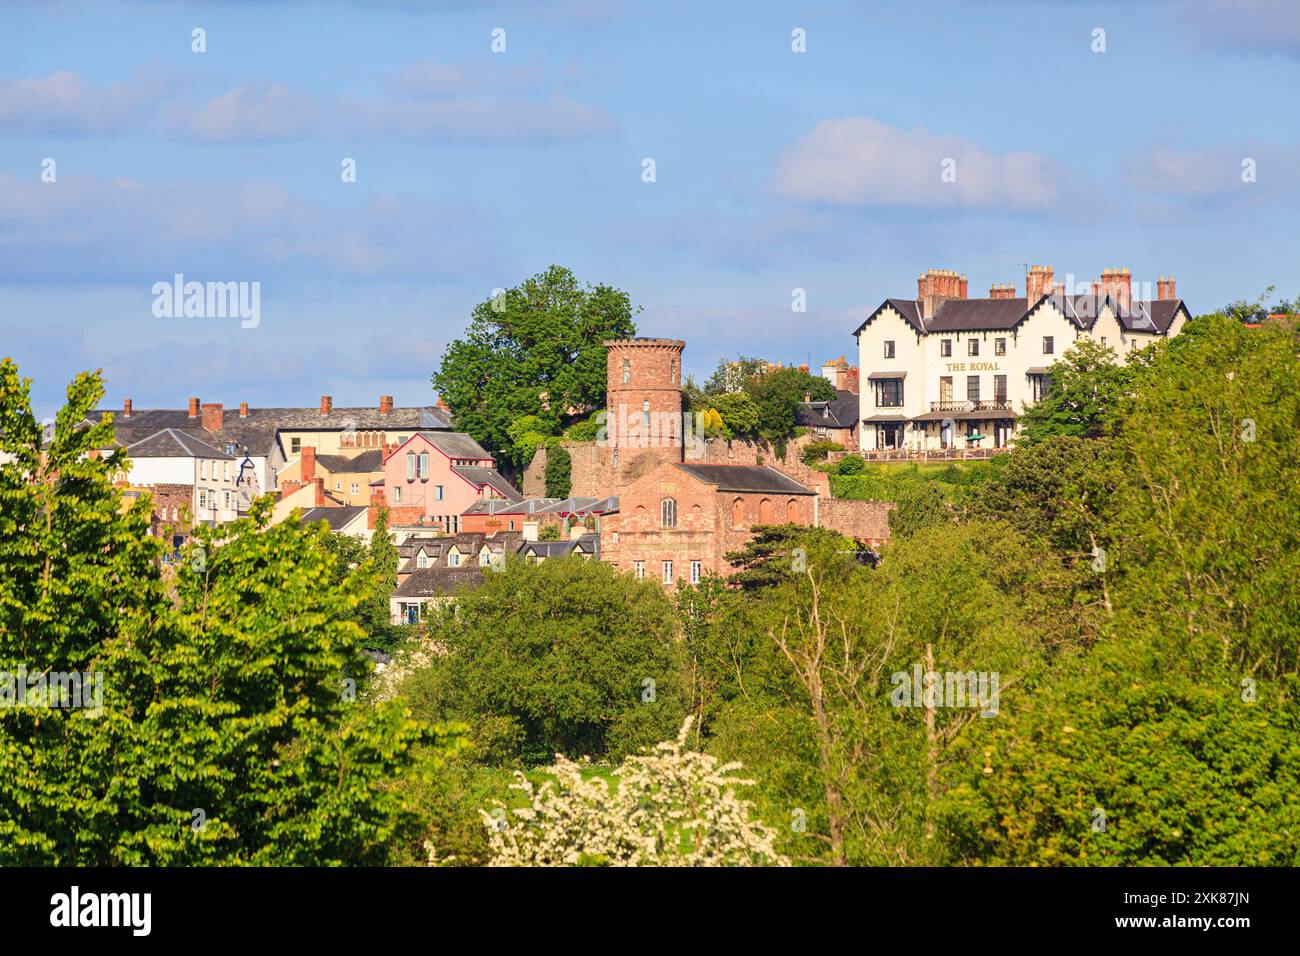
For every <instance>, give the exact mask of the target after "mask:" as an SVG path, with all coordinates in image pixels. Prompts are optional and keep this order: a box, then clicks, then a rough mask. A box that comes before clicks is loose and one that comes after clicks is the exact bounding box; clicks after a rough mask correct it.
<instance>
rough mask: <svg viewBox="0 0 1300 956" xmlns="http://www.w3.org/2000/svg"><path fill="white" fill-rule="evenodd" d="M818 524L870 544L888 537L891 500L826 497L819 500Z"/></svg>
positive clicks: (873, 545)
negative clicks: (854, 499) (855, 499)
mask: <svg viewBox="0 0 1300 956" xmlns="http://www.w3.org/2000/svg"><path fill="white" fill-rule="evenodd" d="M819 504H820V512H819V514H818V519H819V523H820V524H821V526H822V527H823V528H829V529H831V530H832V531H838V532H839V533H840V534H842V535H847V536H848V537H850V538H854V539H856V540H858V541H863V542H865V543H867V544H869V545H871V546H872V547H875V546H876V545H879V544H882V543H884V542H885V541H888V540H889V512H890V511H892V510H893V509H894V508H895V507H896V505H895V504H894V502H892V501H853V500H850V499H848V498H830V497H825V498H822V499H821V500H820V503H819Z"/></svg>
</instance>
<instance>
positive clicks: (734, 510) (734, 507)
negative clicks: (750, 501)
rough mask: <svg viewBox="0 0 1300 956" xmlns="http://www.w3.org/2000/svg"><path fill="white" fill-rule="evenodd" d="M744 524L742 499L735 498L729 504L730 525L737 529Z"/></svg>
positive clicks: (743, 503)
mask: <svg viewBox="0 0 1300 956" xmlns="http://www.w3.org/2000/svg"><path fill="white" fill-rule="evenodd" d="M744 523H745V502H744V500H743V499H741V498H737V499H736V500H735V501H733V502H732V503H731V524H732V526H733V527H736V528H739V527H740V526H741V525H743V524H744Z"/></svg>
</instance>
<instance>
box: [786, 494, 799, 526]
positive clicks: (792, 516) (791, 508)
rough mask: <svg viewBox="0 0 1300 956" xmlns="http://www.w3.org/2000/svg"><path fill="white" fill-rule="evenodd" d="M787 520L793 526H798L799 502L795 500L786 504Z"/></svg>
mask: <svg viewBox="0 0 1300 956" xmlns="http://www.w3.org/2000/svg"><path fill="white" fill-rule="evenodd" d="M785 520H786V521H789V522H790V523H791V524H796V523H798V521H799V502H797V501H795V500H794V499H793V498H791V499H790V500H789V501H787V502H786V503H785Z"/></svg>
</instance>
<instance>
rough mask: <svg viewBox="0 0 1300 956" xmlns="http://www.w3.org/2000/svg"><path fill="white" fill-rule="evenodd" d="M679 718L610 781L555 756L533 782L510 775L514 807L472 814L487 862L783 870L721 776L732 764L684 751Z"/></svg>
mask: <svg viewBox="0 0 1300 956" xmlns="http://www.w3.org/2000/svg"><path fill="white" fill-rule="evenodd" d="M691 720H692V718H690V717H688V718H687V719H686V723H685V724H683V726H682V729H681V732H680V733H679V734H678V735H677V739H676V740H675V741H665V742H664V743H660V744H656V745H655V746H654V747H653V748H651V750H650V752H649V753H647V754H645V755H643V756H633V757H628V758H627V759H626V760H624V761H623V763H622V764H621V765H620V766H619V768H618V769H617V770H616V771H614V776H615V778H616V780H615V781H614V782H612V783H607V782H606V781H605V780H602V779H600V778H590V779H584V777H583V774H582V769H581V767H580V766H579V765H578V764H576V763H574V762H573V761H571V760H567V759H565V758H564V757H563V756H560V755H558V754H557V755H556V758H555V761H556V762H555V765H554V766H552V767H549V768H548V769H547V771H546V772H547V773H548V774H550V775H551V776H553V777H554V778H555V779H554V780H547V781H545V782H543V783H542V784H541V785H540V786H534V785H533V783H532V781H530V780H529V779H528V778H527V777H526V776H525V775H524V774H522V773H520V774H517V779H516V782H515V783H513V784H511V787H512V788H513V789H516V790H522V791H523V792H524V793H525V794H527V796H528V803H529V805H528V806H527V807H519V808H516V809H515V810H513V811H507V809H506V808H505V807H504V806H502V805H501V804H500V803H498V804H497V805H496V807H495V808H494V809H493V810H492V811H491V812H488V811H484V810H480V811H479V813H480V814H481V815H482V817H483V822H484V823H485V824H486V825H487V826H488V829H489V831H490V833H489V843H490V846H491V851H492V865H493V866H583V865H588V866H773V865H775V866H789V863H790V861H789V860H788V859H786V858H785V857H784V856H781V855H780V854H779V853H777V852H776V850H775V848H774V846H773V841H774V839H775V837H776V831H775V830H772V829H771V828H770V827H767V826H765V825H764V824H763V823H762V822H760V821H759V820H757V819H755V818H754V815H753V804H752V803H750V801H748V800H742V799H740V798H739V797H737V796H736V793H735V789H734V788H736V787H739V786H749V785H751V784H752V781H749V780H742V779H740V778H738V777H733V776H730V774H731V773H732V772H733V771H736V770H739V769H740V764H738V763H728V764H719V762H718V760H717V758H716V757H712V756H710V755H708V754H704V753H700V752H698V751H694V750H688V749H686V734H687V732H688V731H689V729H690V726H691Z"/></svg>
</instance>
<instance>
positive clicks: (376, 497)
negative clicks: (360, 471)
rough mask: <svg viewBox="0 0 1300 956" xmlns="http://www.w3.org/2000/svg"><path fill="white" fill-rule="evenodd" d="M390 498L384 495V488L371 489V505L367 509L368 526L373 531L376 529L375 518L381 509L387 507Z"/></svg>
mask: <svg viewBox="0 0 1300 956" xmlns="http://www.w3.org/2000/svg"><path fill="white" fill-rule="evenodd" d="M387 507H388V500H387V498H386V496H385V495H384V489H383V488H382V487H380V488H371V489H370V507H369V508H367V509H366V527H367V528H369V529H370V530H371V531H373V530H375V519H376V518H378V517H379V509H380V508H387Z"/></svg>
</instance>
